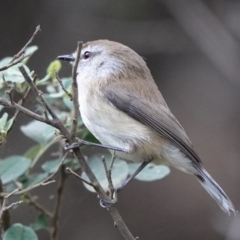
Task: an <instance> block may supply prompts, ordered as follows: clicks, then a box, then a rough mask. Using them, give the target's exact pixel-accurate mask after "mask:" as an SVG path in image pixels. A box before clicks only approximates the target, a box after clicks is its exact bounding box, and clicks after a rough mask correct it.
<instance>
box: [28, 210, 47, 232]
mask: <svg viewBox="0 0 240 240" xmlns="http://www.w3.org/2000/svg"><path fill="white" fill-rule="evenodd" d="M49 226H50V224H49V219H48V218H47V216H46V215H45V214H43V213H42V214H39V215H38V217H37V219H36V222H35V223H33V224H31V225H30V227H31V228H32V229H33V230H34V231H37V230H40V229H47V228H49Z"/></svg>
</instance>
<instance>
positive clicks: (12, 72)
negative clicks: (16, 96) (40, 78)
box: [0, 63, 31, 83]
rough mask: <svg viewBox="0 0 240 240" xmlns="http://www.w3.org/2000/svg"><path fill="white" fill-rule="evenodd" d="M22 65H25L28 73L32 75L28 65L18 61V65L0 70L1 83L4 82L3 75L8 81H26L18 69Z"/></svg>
mask: <svg viewBox="0 0 240 240" xmlns="http://www.w3.org/2000/svg"><path fill="white" fill-rule="evenodd" d="M20 66H23V67H24V68H25V70H26V72H27V73H28V75H31V72H30V70H29V68H28V67H27V66H26V65H24V64H23V63H18V64H16V65H14V66H12V67H10V68H8V69H6V70H5V71H2V72H0V83H1V82H3V79H2V76H4V78H5V79H6V81H8V82H12V83H22V82H24V81H25V79H24V77H23V75H22V74H21V72H20V71H19V69H18V67H20Z"/></svg>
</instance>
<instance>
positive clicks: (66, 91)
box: [54, 69, 72, 101]
mask: <svg viewBox="0 0 240 240" xmlns="http://www.w3.org/2000/svg"><path fill="white" fill-rule="evenodd" d="M54 72H55V78H56V79H57V81H58V83H59V84H60V86H61V88H62V90H63V91H64V92H65V93H66V94H67V95H68V96H69V98H70V100H71V101H72V94H71V93H70V92H68V90H67V89H66V88H65V87H64V86H63V83H62V80H61V79H60V77H59V76H58V72H57V71H56V69H54Z"/></svg>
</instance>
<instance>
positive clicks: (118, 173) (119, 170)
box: [82, 154, 128, 192]
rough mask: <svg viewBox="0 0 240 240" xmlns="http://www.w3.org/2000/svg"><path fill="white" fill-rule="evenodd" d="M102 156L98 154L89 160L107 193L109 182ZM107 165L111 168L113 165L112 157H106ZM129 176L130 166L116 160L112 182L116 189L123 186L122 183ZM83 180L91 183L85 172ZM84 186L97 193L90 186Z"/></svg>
mask: <svg viewBox="0 0 240 240" xmlns="http://www.w3.org/2000/svg"><path fill="white" fill-rule="evenodd" d="M101 159H102V155H100V154H96V155H93V156H92V157H90V159H89V160H88V164H89V166H90V167H91V169H92V171H93V173H94V174H95V176H96V177H97V179H98V181H99V182H100V184H101V186H102V187H103V189H104V190H105V191H107V190H108V180H107V177H106V173H105V169H104V166H103V162H102V160H101ZM105 160H106V164H107V166H108V167H109V166H110V163H111V156H109V155H108V156H106V157H105ZM127 176H128V165H127V163H126V162H125V161H122V160H119V159H117V158H116V159H115V161H114V165H113V168H112V182H113V185H114V187H115V188H118V187H120V186H121V185H122V183H123V182H124V181H125V180H126V178H127ZM82 178H83V179H85V180H87V181H89V179H88V177H87V176H86V174H85V173H84V172H83V173H82ZM83 185H84V186H85V187H86V188H87V189H88V190H89V191H91V192H95V190H94V189H93V188H92V187H91V186H89V185H88V184H86V183H83Z"/></svg>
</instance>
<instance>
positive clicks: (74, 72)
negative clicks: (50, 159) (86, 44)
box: [70, 42, 82, 141]
mask: <svg viewBox="0 0 240 240" xmlns="http://www.w3.org/2000/svg"><path fill="white" fill-rule="evenodd" d="M81 50H82V42H78V46H77V53H76V58H75V62H74V64H73V69H72V78H73V81H72V90H73V106H74V111H73V119H72V127H71V130H70V134H71V139H72V141H74V140H75V136H76V131H77V122H78V116H79V102H78V84H77V67H78V64H79V61H80V54H81Z"/></svg>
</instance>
